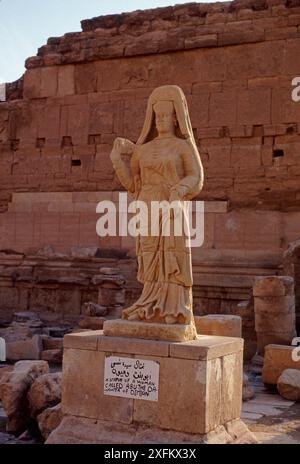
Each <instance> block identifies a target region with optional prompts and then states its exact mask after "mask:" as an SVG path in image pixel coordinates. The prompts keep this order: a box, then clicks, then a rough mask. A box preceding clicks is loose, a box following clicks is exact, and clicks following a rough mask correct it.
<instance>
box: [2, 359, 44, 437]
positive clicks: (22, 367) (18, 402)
mask: <svg viewBox="0 0 300 464" xmlns="http://www.w3.org/2000/svg"><path fill="white" fill-rule="evenodd" d="M48 372H49V366H48V363H47V362H45V361H19V362H17V363H16V364H15V366H14V370H13V371H12V372H7V373H6V374H4V375H3V377H2V379H1V381H0V396H1V399H2V405H3V408H4V410H5V413H6V415H7V417H8V422H7V426H6V430H7V432H9V433H18V432H22V431H24V430H25V428H26V426H27V424H28V422H29V420H30V411H29V405H28V400H27V393H28V391H29V389H30V387H31V385H32V384H33V382H34V381H35V380H36V379H37V378H38V377H40V376H41V375H43V374H47V373H48Z"/></svg>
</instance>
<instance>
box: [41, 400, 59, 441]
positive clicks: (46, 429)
mask: <svg viewBox="0 0 300 464" xmlns="http://www.w3.org/2000/svg"><path fill="white" fill-rule="evenodd" d="M62 419H63V414H62V410H61V403H59V404H57V405H56V406H54V407H53V408H48V409H45V410H44V411H43V412H42V413H41V414H39V415H38V416H37V423H38V426H39V429H40V432H41V434H42V435H43V437H44V438H45V440H47V438H48V437H49V435H50V433H52V432H53V431H54V430H55V429H56V428H57V427H58V426H59V425H60V423H61V421H62Z"/></svg>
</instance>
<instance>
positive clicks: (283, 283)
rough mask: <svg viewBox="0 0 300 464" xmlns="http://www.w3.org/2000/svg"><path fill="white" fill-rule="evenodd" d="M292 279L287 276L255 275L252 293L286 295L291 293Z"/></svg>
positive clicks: (258, 294)
mask: <svg viewBox="0 0 300 464" xmlns="http://www.w3.org/2000/svg"><path fill="white" fill-rule="evenodd" d="M293 292H294V280H293V278H292V277H288V276H269V277H256V278H255V282H254V286H253V295H254V296H259V297H265V296H271V297H275V296H286V295H293Z"/></svg>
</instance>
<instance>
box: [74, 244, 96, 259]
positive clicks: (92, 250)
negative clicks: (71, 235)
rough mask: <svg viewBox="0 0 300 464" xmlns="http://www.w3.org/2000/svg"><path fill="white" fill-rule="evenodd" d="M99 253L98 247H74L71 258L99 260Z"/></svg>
mask: <svg viewBox="0 0 300 464" xmlns="http://www.w3.org/2000/svg"><path fill="white" fill-rule="evenodd" d="M99 251H100V250H99V248H98V247H81V246H74V247H72V248H71V256H72V257H73V258H97V257H98V256H99Z"/></svg>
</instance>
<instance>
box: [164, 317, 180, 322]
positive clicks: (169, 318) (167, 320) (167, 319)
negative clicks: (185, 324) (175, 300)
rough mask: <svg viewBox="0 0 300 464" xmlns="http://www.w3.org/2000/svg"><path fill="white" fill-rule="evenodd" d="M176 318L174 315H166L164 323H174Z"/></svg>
mask: <svg viewBox="0 0 300 464" xmlns="http://www.w3.org/2000/svg"><path fill="white" fill-rule="evenodd" d="M176 322H177V319H176V317H174V316H166V317H165V323H166V324H176Z"/></svg>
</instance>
